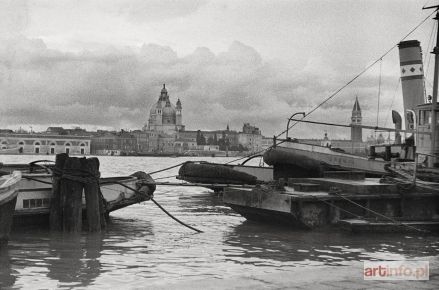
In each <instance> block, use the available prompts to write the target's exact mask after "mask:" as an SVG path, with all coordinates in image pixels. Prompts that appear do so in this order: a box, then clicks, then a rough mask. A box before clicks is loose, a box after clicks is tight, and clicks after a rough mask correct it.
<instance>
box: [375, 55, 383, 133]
mask: <svg viewBox="0 0 439 290" xmlns="http://www.w3.org/2000/svg"><path fill="white" fill-rule="evenodd" d="M380 60H381V62H380V77H379V80H378V106H377V124H376V126H377V127H378V121H379V117H380V96H381V73H382V66H383V59H380Z"/></svg>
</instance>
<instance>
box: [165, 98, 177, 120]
mask: <svg viewBox="0 0 439 290" xmlns="http://www.w3.org/2000/svg"><path fill="white" fill-rule="evenodd" d="M175 120H176V113H175V108H174V106H172V104H171V102H170V101H169V100H168V101H167V102H166V106H165V107H164V108H163V124H175Z"/></svg>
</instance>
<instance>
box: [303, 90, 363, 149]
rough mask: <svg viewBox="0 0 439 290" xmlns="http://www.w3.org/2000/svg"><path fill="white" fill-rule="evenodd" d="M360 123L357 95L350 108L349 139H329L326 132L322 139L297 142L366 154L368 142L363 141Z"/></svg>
mask: <svg viewBox="0 0 439 290" xmlns="http://www.w3.org/2000/svg"><path fill="white" fill-rule="evenodd" d="M361 123H362V116H361V108H360V103H359V102H358V97H356V98H355V103H354V107H353V109H352V116H351V138H350V139H345V140H342V139H337V140H335V139H333V140H331V139H330V138H329V137H328V134H327V133H325V135H324V138H323V139H300V140H299V142H302V143H307V144H314V145H320V146H325V147H331V148H334V149H335V148H337V149H341V150H343V151H345V152H348V153H352V154H356V155H367V150H368V146H369V144H368V142H363V135H362V134H363V133H362V128H361Z"/></svg>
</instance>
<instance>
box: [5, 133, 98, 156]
mask: <svg viewBox="0 0 439 290" xmlns="http://www.w3.org/2000/svg"><path fill="white" fill-rule="evenodd" d="M90 145H91V139H90V137H89V136H73V135H56V134H53V133H52V134H51V133H0V146H1V147H0V154H44V155H54V154H59V153H68V154H70V155H88V154H90Z"/></svg>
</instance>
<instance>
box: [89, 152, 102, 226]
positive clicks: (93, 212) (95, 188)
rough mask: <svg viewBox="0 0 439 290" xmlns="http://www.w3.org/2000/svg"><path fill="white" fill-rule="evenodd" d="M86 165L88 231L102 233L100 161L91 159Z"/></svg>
mask: <svg viewBox="0 0 439 290" xmlns="http://www.w3.org/2000/svg"><path fill="white" fill-rule="evenodd" d="M84 165H85V166H84V172H87V173H88V177H87V182H86V183H85V184H84V194H85V202H86V209H87V211H86V212H87V223H88V231H90V232H99V231H101V210H100V208H101V206H100V204H101V202H102V201H101V193H100V190H99V159H97V158H89V159H87V160H86V162H85V164H84ZM104 222H105V219H104Z"/></svg>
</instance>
